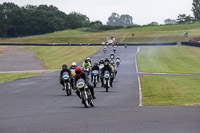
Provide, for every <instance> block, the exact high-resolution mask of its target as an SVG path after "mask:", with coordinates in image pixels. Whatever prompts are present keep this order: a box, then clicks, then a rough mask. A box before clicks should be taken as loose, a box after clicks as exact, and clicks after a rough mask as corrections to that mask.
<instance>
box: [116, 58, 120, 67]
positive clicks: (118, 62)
mask: <svg viewBox="0 0 200 133" xmlns="http://www.w3.org/2000/svg"><path fill="white" fill-rule="evenodd" d="M116 64H117V67H119V65H120V60H119V59H117V60H116Z"/></svg>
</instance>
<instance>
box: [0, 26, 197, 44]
mask: <svg viewBox="0 0 200 133" xmlns="http://www.w3.org/2000/svg"><path fill="white" fill-rule="evenodd" d="M184 32H188V33H189V37H188V38H186V37H184V35H183V34H184ZM132 33H134V34H135V37H134V38H133V37H132V36H131V34H132ZM199 34H200V23H194V24H180V25H161V26H143V27H133V28H130V29H127V28H123V29H119V30H111V31H104V32H84V31H83V30H82V29H76V30H65V31H59V32H54V33H51V34H45V35H36V36H28V37H17V38H1V39H0V43H48V44H53V43H69V42H70V43H78V44H79V43H101V42H102V41H104V42H105V41H106V37H107V36H114V37H116V39H117V41H118V42H120V43H162V42H181V41H189V40H190V39H192V38H194V37H199Z"/></svg>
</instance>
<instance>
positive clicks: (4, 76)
mask: <svg viewBox="0 0 200 133" xmlns="http://www.w3.org/2000/svg"><path fill="white" fill-rule="evenodd" d="M39 74H40V73H0V83H2V82H6V81H11V80H15V79H21V78H27V77H31V76H36V75H39Z"/></svg>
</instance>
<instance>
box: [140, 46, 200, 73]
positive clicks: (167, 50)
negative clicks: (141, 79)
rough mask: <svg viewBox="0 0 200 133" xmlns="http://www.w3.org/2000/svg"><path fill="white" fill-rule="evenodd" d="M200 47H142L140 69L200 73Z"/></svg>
mask: <svg viewBox="0 0 200 133" xmlns="http://www.w3.org/2000/svg"><path fill="white" fill-rule="evenodd" d="M199 57H200V48H197V47H189V46H154V47H141V49H140V52H139V54H138V56H137V59H138V63H139V70H140V71H141V72H152V73H186V74H200V69H199V68H200V58H199Z"/></svg>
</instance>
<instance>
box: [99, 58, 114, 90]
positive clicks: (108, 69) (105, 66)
mask: <svg viewBox="0 0 200 133" xmlns="http://www.w3.org/2000/svg"><path fill="white" fill-rule="evenodd" d="M106 70H107V71H109V73H110V75H111V72H112V69H111V67H110V65H109V63H108V62H105V63H104V67H103V68H102V69H101V87H103V86H104V82H103V76H104V72H105V71H106ZM112 82H113V78H111V80H110V86H111V87H112Z"/></svg>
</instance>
